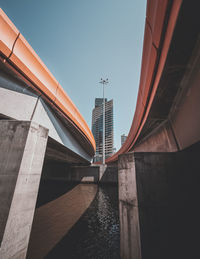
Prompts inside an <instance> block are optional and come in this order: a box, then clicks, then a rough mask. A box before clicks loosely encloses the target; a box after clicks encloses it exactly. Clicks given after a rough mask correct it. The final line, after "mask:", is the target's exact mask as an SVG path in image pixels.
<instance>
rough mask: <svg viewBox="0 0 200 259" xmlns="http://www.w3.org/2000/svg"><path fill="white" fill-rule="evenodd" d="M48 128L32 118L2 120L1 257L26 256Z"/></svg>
mask: <svg viewBox="0 0 200 259" xmlns="http://www.w3.org/2000/svg"><path fill="white" fill-rule="evenodd" d="M47 137H48V130H47V129H46V128H43V127H41V126H40V125H38V124H36V123H34V122H29V121H12V120H9V121H7V120H1V121H0V205H1V210H0V244H1V246H0V258H2V259H8V258H20V259H21V258H25V257H26V252H27V248H28V242H29V237H30V232H31V226H32V221H33V216H34V210H35V204H36V199H37V194H38V188H39V183H40V176H41V171H42V165H43V159H44V155H45V150H46V144H47Z"/></svg>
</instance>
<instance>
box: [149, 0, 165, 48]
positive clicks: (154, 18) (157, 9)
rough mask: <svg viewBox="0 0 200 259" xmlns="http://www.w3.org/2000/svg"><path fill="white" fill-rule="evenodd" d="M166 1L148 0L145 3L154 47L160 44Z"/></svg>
mask: <svg viewBox="0 0 200 259" xmlns="http://www.w3.org/2000/svg"><path fill="white" fill-rule="evenodd" d="M167 3H168V0H162V1H160V0H149V1H148V2H147V20H148V23H149V25H150V26H151V30H152V38H153V42H154V44H155V46H156V47H157V48H158V47H159V44H160V38H161V33H162V29H163V22H164V18H165V13H166V9H167Z"/></svg>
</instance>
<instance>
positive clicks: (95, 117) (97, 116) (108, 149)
mask: <svg viewBox="0 0 200 259" xmlns="http://www.w3.org/2000/svg"><path fill="white" fill-rule="evenodd" d="M92 133H93V135H94V138H95V141H96V154H95V158H94V161H95V162H98V161H102V153H103V144H102V141H103V98H95V108H94V109H93V111H92ZM112 153H113V100H110V101H107V98H105V157H106V158H108V157H109V156H111V155H112Z"/></svg>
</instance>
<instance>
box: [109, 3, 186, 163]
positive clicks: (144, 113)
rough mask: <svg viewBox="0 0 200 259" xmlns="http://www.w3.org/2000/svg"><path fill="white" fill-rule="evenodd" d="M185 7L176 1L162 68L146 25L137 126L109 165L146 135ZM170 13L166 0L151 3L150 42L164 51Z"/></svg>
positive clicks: (161, 59)
mask: <svg viewBox="0 0 200 259" xmlns="http://www.w3.org/2000/svg"><path fill="white" fill-rule="evenodd" d="M181 3H182V0H174V1H173V4H172V8H171V12H170V16H169V21H168V24H167V29H166V33H165V37H164V43H163V46H162V51H161V56H160V59H159V63H158V66H155V56H156V55H155V53H154V54H152V53H153V52H154V51H153V47H154V46H152V47H150V46H149V41H148V39H149V40H150V38H151V36H150V35H149V30H148V29H147V24H146V27H145V36H144V44H143V57H142V69H141V76H140V85H139V91H138V99H137V104H136V110H135V114H134V118H133V122H132V125H131V129H130V131H129V134H128V137H127V140H126V142H125V144H124V145H123V146H122V148H121V149H120V150H119V151H118V152H117V153H116V154H114V155H113V156H112V157H110V158H109V159H107V160H106V162H107V163H109V162H114V161H116V160H117V159H118V156H119V155H120V154H123V153H126V152H128V151H130V150H131V149H132V148H133V146H134V143H135V142H136V140H137V138H138V136H139V134H140V132H141V131H142V128H143V126H144V124H145V122H146V120H147V118H148V114H149V111H150V108H151V105H152V103H153V100H154V97H155V94H156V90H157V87H158V84H159V81H160V78H161V75H162V72H163V69H164V65H165V61H166V58H167V54H168V50H169V46H170V42H171V39H172V35H173V32H174V28H175V25H176V20H177V17H178V14H179V10H180V7H181ZM166 10H167V1H165V0H164V1H160V0H149V1H148V4H147V23H148V24H149V25H150V27H151V33H152V40H150V42H151V43H152V45H156V46H157V47H158V48H159V47H160V46H159V44H160V37H161V33H162V30H163V25H164V17H165V14H166ZM152 41H153V42H152ZM157 44H158V45H157ZM152 69H153V70H152ZM153 73H155V80H154V82H152V81H151V80H150V79H151V78H152V75H153ZM152 83H153V85H152ZM151 85H152V86H151ZM150 89H152V90H151V91H150ZM149 94H150V98H148V99H147V96H148V95H149ZM144 106H146V107H147V108H146V109H144Z"/></svg>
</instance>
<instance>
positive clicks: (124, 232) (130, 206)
mask: <svg viewBox="0 0 200 259" xmlns="http://www.w3.org/2000/svg"><path fill="white" fill-rule="evenodd" d="M118 172H119V176H118V177H119V180H118V184H119V215H120V255H121V258H123V259H141V258H142V257H141V244H140V225H139V216H138V199H137V185H136V171H135V160H134V155H133V154H132V153H131V154H127V155H121V156H120V157H119V161H118Z"/></svg>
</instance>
